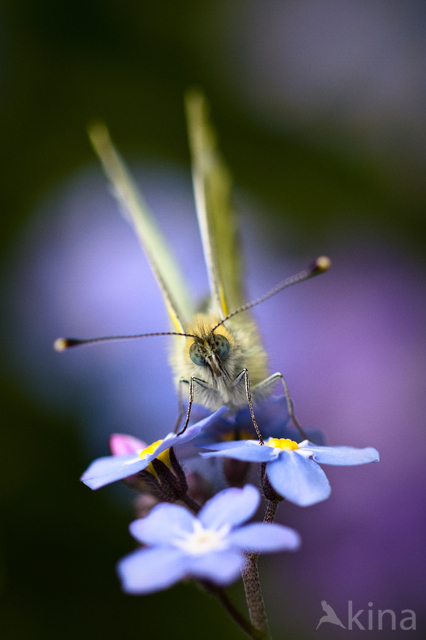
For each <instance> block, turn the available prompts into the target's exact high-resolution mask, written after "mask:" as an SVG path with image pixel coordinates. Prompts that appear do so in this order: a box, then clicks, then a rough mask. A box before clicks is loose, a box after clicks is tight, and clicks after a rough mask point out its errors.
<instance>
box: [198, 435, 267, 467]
mask: <svg viewBox="0 0 426 640" xmlns="http://www.w3.org/2000/svg"><path fill="white" fill-rule="evenodd" d="M203 448H205V449H213V451H211V452H209V453H201V454H200V455H201V456H202V457H203V458H214V457H224V458H234V459H235V460H245V461H246V462H268V461H269V460H271V459H273V458H274V457H275V455H276V454H275V452H274V449H273V448H272V447H268V446H267V445H261V444H259V442H258V441H257V440H236V441H234V442H220V443H218V444H212V445H206V446H205V447H204V446H203Z"/></svg>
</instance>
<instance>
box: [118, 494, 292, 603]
mask: <svg viewBox="0 0 426 640" xmlns="http://www.w3.org/2000/svg"><path fill="white" fill-rule="evenodd" d="M259 500H260V495H259V491H258V490H257V489H256V488H255V487H253V486H252V485H246V486H245V487H244V488H243V489H235V488H231V489H225V490H224V491H221V492H220V493H218V494H217V495H216V496H214V498H212V499H211V500H208V501H207V502H206V504H205V505H204V507H203V508H202V509H201V511H200V512H199V514H198V517H196V516H194V515H192V513H191V512H190V511H188V510H187V509H185V508H184V507H181V506H178V505H175V504H169V503H162V504H160V505H157V506H156V507H154V508H153V509H152V511H151V512H150V514H149V515H148V516H147V517H146V518H143V519H140V520H135V521H134V522H132V523H131V525H130V533H131V534H132V536H133V537H134V538H136V540H137V541H138V542H140V543H142V544H144V545H147V547H144V548H141V549H138V550H137V551H133V552H132V553H130V554H129V555H127V556H125V557H124V558H122V559H121V560H120V561H119V563H118V565H117V573H118V575H119V578H120V580H121V584H122V588H123V590H124V591H126V592H127V593H134V594H138V593H139V594H142V593H151V592H154V591H160V590H162V589H167V588H169V587H171V586H172V585H174V584H176V583H177V582H179V581H180V580H183V579H185V578H188V577H192V578H195V579H199V580H206V581H208V582H213V583H215V584H217V585H219V586H225V585H228V584H230V583H231V582H234V580H236V579H237V578H238V576H239V574H240V571H241V568H242V566H243V564H244V554H243V552H244V551H252V552H256V553H262V552H263V553H273V552H276V551H284V550H287V551H295V550H296V549H297V548H298V547H299V545H300V537H299V535H298V533H296V531H294V530H293V529H289V528H288V527H284V526H282V525H278V524H261V523H252V524H248V525H245V526H240V525H241V524H242V523H243V522H245V521H246V520H248V519H249V518H250V517H251V516H253V514H254V513H255V511H256V510H257V507H258V505H259Z"/></svg>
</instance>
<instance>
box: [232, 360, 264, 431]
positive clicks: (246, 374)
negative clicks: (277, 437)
mask: <svg viewBox="0 0 426 640" xmlns="http://www.w3.org/2000/svg"><path fill="white" fill-rule="evenodd" d="M242 380H244V385H245V390H246V398H247V403H248V406H249V409H250V415H251V419H252V422H253V426H254V428H255V431H256V435H257V437H258V439H259V442H260V444H264V442H263V438H262V434H261V433H260V429H259V425H258V424H257V422H256V418H255V417H254V410H253V400H252V397H251V390H250V376H249V372H248V369H243V370H242V371H241V373H239V374H238V376H237V377H236V378H235V380H234V383H233V385H232V386H233V387H236V386H237V385H238V384H240V382H241V381H242Z"/></svg>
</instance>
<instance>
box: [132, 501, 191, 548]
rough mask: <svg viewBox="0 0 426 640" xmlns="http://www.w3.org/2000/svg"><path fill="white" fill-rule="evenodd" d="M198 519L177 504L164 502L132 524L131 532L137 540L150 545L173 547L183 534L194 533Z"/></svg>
mask: <svg viewBox="0 0 426 640" xmlns="http://www.w3.org/2000/svg"><path fill="white" fill-rule="evenodd" d="M195 520H196V518H195V517H194V516H193V515H192V513H190V512H189V511H188V509H186V508H185V507H181V506H179V505H176V504H169V503H167V502H163V503H161V504H159V505H157V506H156V507H154V508H153V509H152V510H151V512H150V513H149V515H147V516H146V517H145V518H140V519H139V520H134V521H133V522H131V523H130V526H129V531H130V533H131V534H132V536H133V537H134V538H136V540H138V541H139V542H142V543H144V544H148V545H172V544H173V538H177V537H180V535H179V534H180V533H182V532H188V533H190V532H192V531H193V529H194V522H195Z"/></svg>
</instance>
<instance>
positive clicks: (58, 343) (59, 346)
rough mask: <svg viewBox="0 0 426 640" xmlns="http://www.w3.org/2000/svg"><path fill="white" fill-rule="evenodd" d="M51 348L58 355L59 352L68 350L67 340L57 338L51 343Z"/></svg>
mask: <svg viewBox="0 0 426 640" xmlns="http://www.w3.org/2000/svg"><path fill="white" fill-rule="evenodd" d="M53 348H54V349H55V351H58V352H59V353H60V352H61V351H66V349H67V348H68V340H67V339H66V338H57V339H56V340H55V342H54V343H53Z"/></svg>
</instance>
